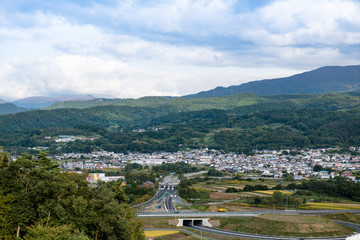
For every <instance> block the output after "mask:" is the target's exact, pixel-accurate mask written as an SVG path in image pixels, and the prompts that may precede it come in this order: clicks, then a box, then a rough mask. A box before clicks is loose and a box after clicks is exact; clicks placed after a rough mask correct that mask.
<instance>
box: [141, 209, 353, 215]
mask: <svg viewBox="0 0 360 240" xmlns="http://www.w3.org/2000/svg"><path fill="white" fill-rule="evenodd" d="M340 212H351V213H355V214H360V210H294V211H289V210H254V211H239V212H180V213H155V212H152V213H139V214H138V216H139V217H252V216H257V215H260V214H291V215H296V214H299V215H321V214H329V213H340Z"/></svg>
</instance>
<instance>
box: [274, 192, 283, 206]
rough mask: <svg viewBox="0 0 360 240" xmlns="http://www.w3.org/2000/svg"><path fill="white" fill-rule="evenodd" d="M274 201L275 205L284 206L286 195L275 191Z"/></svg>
mask: <svg viewBox="0 0 360 240" xmlns="http://www.w3.org/2000/svg"><path fill="white" fill-rule="evenodd" d="M272 199H273V202H274V203H275V204H282V203H283V202H284V194H282V193H281V192H280V191H274V193H273V196H272Z"/></svg>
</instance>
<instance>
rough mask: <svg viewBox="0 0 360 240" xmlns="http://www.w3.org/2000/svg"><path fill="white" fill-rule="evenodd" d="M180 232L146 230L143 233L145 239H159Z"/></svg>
mask: <svg viewBox="0 0 360 240" xmlns="http://www.w3.org/2000/svg"><path fill="white" fill-rule="evenodd" d="M179 232H180V231H171V230H146V231H144V234H145V237H147V238H150V237H161V236H166V235H171V234H176V233H179Z"/></svg>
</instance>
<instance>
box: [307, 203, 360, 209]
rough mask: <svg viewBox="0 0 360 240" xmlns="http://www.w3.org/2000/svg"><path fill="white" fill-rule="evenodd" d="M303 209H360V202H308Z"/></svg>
mask: <svg viewBox="0 0 360 240" xmlns="http://www.w3.org/2000/svg"><path fill="white" fill-rule="evenodd" d="M301 209H309V210H311V209H333V210H355V209H360V204H344V203H329V202H326V203H317V202H316V203H315V202H312V203H306V204H305V206H304V207H301Z"/></svg>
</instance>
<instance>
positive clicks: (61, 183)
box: [0, 152, 144, 240]
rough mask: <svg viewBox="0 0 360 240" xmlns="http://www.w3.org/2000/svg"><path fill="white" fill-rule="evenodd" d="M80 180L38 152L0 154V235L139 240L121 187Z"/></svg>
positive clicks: (134, 222)
mask: <svg viewBox="0 0 360 240" xmlns="http://www.w3.org/2000/svg"><path fill="white" fill-rule="evenodd" d="M85 178H86V176H85V175H81V174H76V173H62V172H60V171H59V169H58V168H57V164H55V163H53V162H52V161H51V160H50V159H48V158H47V157H46V156H45V155H44V154H39V155H38V156H37V157H35V158H33V157H31V156H30V155H24V156H22V157H19V158H18V159H17V160H16V161H9V155H8V154H7V153H6V152H2V153H0V213H1V214H0V238H1V239H15V238H16V237H21V238H25V239H69V240H70V239H90V238H91V239H143V238H144V237H143V234H142V231H141V226H140V224H139V223H138V222H137V220H136V219H135V213H134V212H133V210H132V209H130V208H129V206H127V204H126V203H125V202H124V199H126V196H122V197H121V196H118V195H119V193H121V194H124V191H119V190H116V188H115V187H114V186H111V187H110V186H108V185H106V184H98V185H96V186H90V185H89V184H88V182H87V181H86V180H85ZM119 187H120V186H119ZM115 190H116V191H115Z"/></svg>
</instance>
